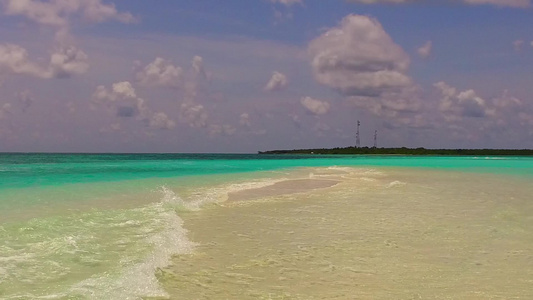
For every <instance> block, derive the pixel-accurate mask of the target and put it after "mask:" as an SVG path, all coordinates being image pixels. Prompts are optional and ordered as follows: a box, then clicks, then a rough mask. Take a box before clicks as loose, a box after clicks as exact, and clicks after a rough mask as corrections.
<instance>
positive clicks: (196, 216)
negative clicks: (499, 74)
mask: <svg viewBox="0 0 533 300" xmlns="http://www.w3.org/2000/svg"><path fill="white" fill-rule="evenodd" d="M531 228H533V157H438V156H435V157H433V156H424V157H416V156H325V155H256V154H18V153H5V154H0V299H533V288H532V287H533V231H532V230H531Z"/></svg>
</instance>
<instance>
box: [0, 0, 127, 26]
mask: <svg viewBox="0 0 533 300" xmlns="http://www.w3.org/2000/svg"><path fill="white" fill-rule="evenodd" d="M1 3H2V5H3V8H4V13H5V14H6V15H8V16H24V17H26V18H28V19H30V20H31V21H33V22H36V23H38V24H41V25H48V26H57V27H65V26H68V25H69V18H70V17H71V16H81V17H82V18H83V19H84V20H86V21H89V22H94V23H100V22H104V21H107V20H118V21H120V22H124V23H130V22H134V21H135V18H134V17H133V16H132V15H131V14H130V13H121V12H118V11H117V9H116V7H115V5H114V4H105V3H102V1H101V0H68V1H65V0H49V1H41V0H1Z"/></svg>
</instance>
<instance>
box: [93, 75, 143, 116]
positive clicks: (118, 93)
mask: <svg viewBox="0 0 533 300" xmlns="http://www.w3.org/2000/svg"><path fill="white" fill-rule="evenodd" d="M93 103H102V104H106V105H107V106H108V107H112V108H114V109H116V115H117V116H119V117H131V116H134V115H140V117H141V118H147V117H148V109H147V108H146V106H145V101H144V99H142V98H139V97H137V94H136V92H135V89H134V88H133V86H132V84H131V83H130V82H128V81H122V82H117V83H113V85H112V86H111V89H108V88H107V87H105V86H103V85H100V86H98V87H96V91H95V92H94V93H93Z"/></svg>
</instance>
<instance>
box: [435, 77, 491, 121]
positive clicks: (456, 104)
mask: <svg viewBox="0 0 533 300" xmlns="http://www.w3.org/2000/svg"><path fill="white" fill-rule="evenodd" d="M434 86H435V87H436V88H437V89H438V90H439V91H440V92H441V95H442V98H441V100H440V104H439V111H440V112H441V113H442V114H443V115H444V117H445V119H446V120H447V121H457V120H460V119H462V118H463V117H474V118H483V117H486V116H492V115H494V114H495V110H494V109H493V108H492V107H490V105H489V103H488V102H487V101H486V100H485V99H483V98H481V97H480V96H478V95H477V93H476V92H475V91H474V90H472V89H469V90H466V91H462V92H459V91H457V89H455V88H454V87H451V86H449V85H448V84H446V83H445V82H442V81H440V82H437V83H435V84H434Z"/></svg>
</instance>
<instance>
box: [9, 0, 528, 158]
mask: <svg viewBox="0 0 533 300" xmlns="http://www.w3.org/2000/svg"><path fill="white" fill-rule="evenodd" d="M0 13H1V14H0V152H182V153H196V152H203V153H255V152H256V151H264V150H274V149H301V148H330V147H347V146H353V145H355V133H356V126H357V121H358V120H359V121H360V122H361V126H360V136H361V146H369V147H371V146H373V145H374V134H375V133H376V132H377V146H378V147H425V148H520V149H522V148H533V87H532V86H533V72H532V67H533V30H531V28H533V1H532V0H328V1H325V0H227V1H220V0H216V1H215V0H197V1H182V0H178V1H175V0H172V1H171V0H158V1H148V0H0Z"/></svg>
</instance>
